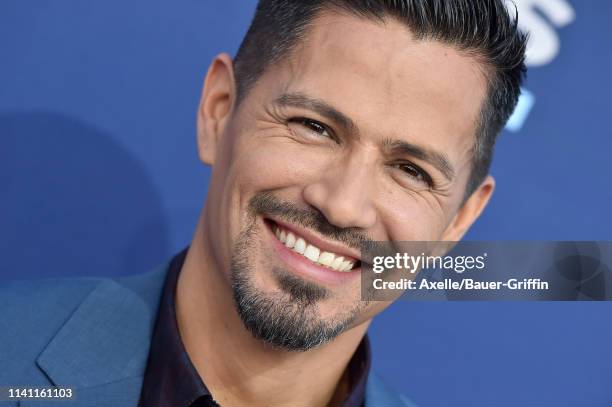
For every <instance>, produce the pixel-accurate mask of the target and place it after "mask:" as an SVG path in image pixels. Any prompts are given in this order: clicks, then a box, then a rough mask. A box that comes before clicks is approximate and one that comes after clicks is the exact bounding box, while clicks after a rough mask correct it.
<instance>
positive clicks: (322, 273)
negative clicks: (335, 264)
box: [264, 221, 361, 285]
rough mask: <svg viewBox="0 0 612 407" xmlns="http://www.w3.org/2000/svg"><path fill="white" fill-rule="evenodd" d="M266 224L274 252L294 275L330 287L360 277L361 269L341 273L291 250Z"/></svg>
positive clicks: (270, 225) (266, 223) (269, 224)
mask: <svg viewBox="0 0 612 407" xmlns="http://www.w3.org/2000/svg"><path fill="white" fill-rule="evenodd" d="M264 223H265V225H266V229H267V230H268V232H269V235H270V238H271V240H272V247H273V249H274V251H275V252H276V253H277V254H278V257H280V258H281V260H282V261H283V262H285V263H286V264H287V266H289V269H290V271H291V272H293V273H294V274H297V275H299V276H302V277H304V278H306V279H309V280H315V281H316V282H320V283H324V284H329V285H341V284H346V283H348V282H349V281H353V280H354V279H355V278H357V277H358V276H359V275H360V272H361V268H360V267H356V268H354V269H353V270H351V271H348V272H340V271H335V270H332V269H330V268H328V267H324V266H320V265H318V264H315V263H313V262H312V261H310V260H308V259H307V258H306V257H304V256H302V255H301V254H299V253H296V252H294V251H293V250H291V249H289V248H288V247H287V246H285V245H284V244H283V243H282V242H281V241H280V240H278V238H277V237H276V235H275V234H274V230H273V225H272V223H271V222H268V221H266V222H264Z"/></svg>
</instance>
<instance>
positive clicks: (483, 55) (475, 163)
mask: <svg viewBox="0 0 612 407" xmlns="http://www.w3.org/2000/svg"><path fill="white" fill-rule="evenodd" d="M323 10H338V11H344V12H348V13H351V14H353V15H356V16H358V17H362V18H370V19H373V20H378V21H381V22H382V21H383V20H384V19H385V18H387V17H391V18H395V19H396V20H398V21H400V22H402V23H404V24H405V25H406V26H407V27H408V28H409V29H410V30H411V32H412V33H413V35H414V36H415V37H416V38H417V39H434V40H437V41H440V42H442V43H446V44H449V45H451V46H454V47H456V48H457V49H459V50H460V51H463V52H466V53H468V54H470V55H473V56H474V57H476V58H477V59H478V60H479V62H481V63H482V64H483V65H484V66H485V67H487V68H488V69H487V70H488V76H487V79H488V91H487V96H486V98H485V101H484V103H483V106H482V108H481V111H480V115H479V117H478V118H477V120H478V122H477V131H476V135H475V136H476V137H475V142H474V147H473V157H472V170H471V175H470V179H469V180H468V184H467V188H466V192H465V198H467V197H469V195H471V193H472V192H473V191H474V190H475V189H476V188H477V187H478V185H480V183H481V182H482V181H483V180H484V179H485V177H486V176H487V174H488V172H489V168H490V166H491V160H492V157H493V149H494V146H495V141H496V139H497V135H498V134H499V133H500V132H501V131H502V129H503V127H504V126H505V124H506V121H507V120H508V118H509V117H510V115H511V114H512V112H513V110H514V107H515V106H516V103H517V101H518V98H519V95H520V86H521V84H522V82H523V80H524V77H525V72H526V67H525V48H526V42H527V36H526V35H525V34H523V33H522V32H521V31H520V30H519V29H518V25H517V20H518V15H516V13H515V16H514V18H512V17H511V16H510V14H509V12H508V9H507V8H506V5H505V4H504V0H305V1H304V0H260V1H259V3H258V5H257V10H256V12H255V16H254V18H253V21H252V23H251V26H250V28H249V30H248V32H247V34H246V36H245V37H244V40H243V41H242V44H241V45H240V49H239V50H238V53H237V55H236V58H235V61H234V63H235V67H234V69H235V77H236V86H237V103H240V101H241V100H242V98H243V97H244V96H245V95H246V93H247V92H248V91H249V89H250V88H251V87H252V86H253V84H254V83H255V82H256V81H257V80H258V79H259V78H260V76H261V75H262V74H263V73H264V71H265V69H266V68H267V67H268V66H269V65H270V64H272V63H275V62H278V61H279V60H280V59H282V58H283V57H285V56H286V55H287V54H288V53H289V52H290V51H291V50H292V49H293V47H294V46H295V45H296V43H297V42H298V41H299V40H301V39H302V38H303V37H304V35H305V34H306V33H307V31H308V28H309V25H310V23H311V22H312V21H313V20H314V18H315V17H316V16H317V15H318V14H319V13H320V12H321V11H323ZM515 11H516V8H515Z"/></svg>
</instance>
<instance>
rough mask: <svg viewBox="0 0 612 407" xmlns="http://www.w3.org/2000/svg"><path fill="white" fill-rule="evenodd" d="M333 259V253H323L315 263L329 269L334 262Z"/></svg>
mask: <svg viewBox="0 0 612 407" xmlns="http://www.w3.org/2000/svg"><path fill="white" fill-rule="evenodd" d="M335 258H336V256H335V255H334V254H333V253H330V252H323V253H321V255H320V256H319V260H317V261H318V262H319V263H321V264H322V265H324V266H327V267H329V266H331V265H332V263H333V262H334V259H335Z"/></svg>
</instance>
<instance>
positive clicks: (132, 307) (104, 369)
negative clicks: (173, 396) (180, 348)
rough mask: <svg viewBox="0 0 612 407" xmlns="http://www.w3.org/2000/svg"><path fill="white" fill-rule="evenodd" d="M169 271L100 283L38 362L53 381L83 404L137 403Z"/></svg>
mask: <svg viewBox="0 0 612 407" xmlns="http://www.w3.org/2000/svg"><path fill="white" fill-rule="evenodd" d="M166 272H167V266H164V267H160V268H158V269H156V270H154V271H153V272H149V273H146V274H142V275H139V276H133V277H126V278H123V279H118V280H116V281H115V280H102V281H101V282H100V283H99V284H98V285H97V286H96V287H95V288H94V289H93V291H92V292H91V293H90V294H89V295H88V296H87V297H86V298H85V300H84V301H83V302H82V303H81V304H80V305H79V307H78V308H77V309H76V310H75V311H74V312H73V314H72V315H71V316H70V318H69V319H68V320H67V321H66V323H65V324H64V325H63V326H62V328H61V329H60V331H59V332H58V333H57V334H56V335H55V336H54V337H53V339H52V340H51V341H50V342H49V344H48V345H47V346H46V348H45V349H44V350H43V351H42V353H41V354H40V355H39V356H38V358H37V359H36V364H37V365H38V367H39V368H40V369H41V370H42V371H43V372H44V373H45V374H46V376H47V377H48V378H49V380H50V381H51V383H52V384H53V385H55V386H58V387H71V388H73V389H75V396H76V399H77V400H78V401H79V405H90V404H91V405H111V404H110V403H111V402H112V403H114V405H115V406H123V405H126V406H127V405H132V406H134V405H136V404H137V402H138V398H139V392H140V387H141V384H142V376H143V374H144V370H145V367H146V362H147V356H148V352H149V342H150V337H151V332H152V330H153V324H154V321H155V315H156V312H157V307H158V303H159V295H160V294H161V291H162V285H163V281H164V277H165V274H166ZM143 287H146V292H147V293H149V294H152V295H143V294H141V293H138V292H139V290H138V289H139V288H141V289H142V288H143ZM21 405H22V406H35V405H36V403H26V402H22V403H21Z"/></svg>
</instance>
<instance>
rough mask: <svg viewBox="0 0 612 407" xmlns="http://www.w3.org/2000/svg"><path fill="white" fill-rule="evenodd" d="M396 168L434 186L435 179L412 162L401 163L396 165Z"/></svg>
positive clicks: (418, 180)
mask: <svg viewBox="0 0 612 407" xmlns="http://www.w3.org/2000/svg"><path fill="white" fill-rule="evenodd" d="M395 167H396V168H398V169H399V170H401V171H402V172H404V173H405V174H406V175H408V176H409V177H410V178H412V179H414V180H416V181H417V182H421V183H425V184H427V185H428V186H429V187H431V186H433V180H432V179H431V177H430V176H429V174H427V173H426V172H425V171H423V170H422V169H421V168H419V167H418V166H416V165H414V164H410V163H399V164H396V165H395Z"/></svg>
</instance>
